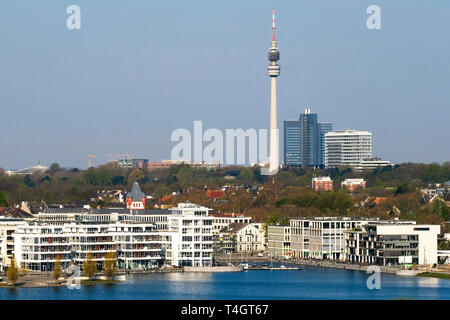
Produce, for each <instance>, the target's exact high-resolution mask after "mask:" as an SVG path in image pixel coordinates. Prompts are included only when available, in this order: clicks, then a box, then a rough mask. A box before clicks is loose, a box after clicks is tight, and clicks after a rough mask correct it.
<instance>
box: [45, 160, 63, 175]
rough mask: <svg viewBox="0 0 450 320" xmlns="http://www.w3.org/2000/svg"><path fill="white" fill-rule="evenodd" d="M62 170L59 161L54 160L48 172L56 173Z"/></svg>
mask: <svg viewBox="0 0 450 320" xmlns="http://www.w3.org/2000/svg"><path fill="white" fill-rule="evenodd" d="M60 170H61V167H60V166H59V163H58V162H53V163H52V164H51V165H50V168H49V169H48V172H49V173H51V174H53V173H55V172H57V171H60Z"/></svg>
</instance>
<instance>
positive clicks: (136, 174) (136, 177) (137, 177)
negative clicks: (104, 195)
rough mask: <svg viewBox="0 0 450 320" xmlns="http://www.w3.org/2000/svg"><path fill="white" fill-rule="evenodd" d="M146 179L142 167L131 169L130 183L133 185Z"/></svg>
mask: <svg viewBox="0 0 450 320" xmlns="http://www.w3.org/2000/svg"><path fill="white" fill-rule="evenodd" d="M144 179H145V174H144V173H143V172H142V170H141V169H134V170H133V171H131V173H130V175H129V176H128V184H129V185H132V184H133V183H135V182H136V181H137V182H143V180H144Z"/></svg>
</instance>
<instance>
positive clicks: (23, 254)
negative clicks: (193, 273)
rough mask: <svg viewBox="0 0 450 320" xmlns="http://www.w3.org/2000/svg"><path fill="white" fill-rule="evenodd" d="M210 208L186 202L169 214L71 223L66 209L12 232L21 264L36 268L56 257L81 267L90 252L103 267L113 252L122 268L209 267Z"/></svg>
mask: <svg viewBox="0 0 450 320" xmlns="http://www.w3.org/2000/svg"><path fill="white" fill-rule="evenodd" d="M210 210H212V209H209V208H206V207H202V206H199V205H196V204H192V203H189V202H187V203H179V204H178V206H177V207H175V208H171V209H170V211H167V212H168V213H167V212H154V213H151V214H144V212H143V211H142V212H140V213H139V214H130V213H121V212H115V211H116V210H112V211H111V210H110V211H104V212H103V211H102V212H95V213H94V212H90V213H86V212H82V213H81V216H80V215H75V216H73V217H74V218H75V221H76V222H71V223H65V222H64V219H66V218H67V215H66V213H63V214H62V215H61V216H59V215H58V214H59V213H55V212H52V213H51V214H50V213H49V215H47V216H46V219H47V220H51V222H50V223H48V222H44V223H43V222H36V223H27V224H24V225H21V226H18V227H17V229H16V232H15V233H13V234H12V239H13V243H14V254H15V256H16V259H17V263H18V265H20V266H21V267H22V268H26V269H30V270H36V271H49V270H52V269H53V266H54V262H55V260H56V259H57V257H58V256H60V258H61V265H62V267H63V268H66V267H67V266H68V264H69V262H71V261H73V262H74V263H76V264H78V265H80V266H82V264H83V262H84V261H85V259H86V257H87V253H88V252H92V254H93V260H94V261H96V262H97V263H98V266H99V269H101V268H102V264H103V261H104V259H105V255H106V253H107V252H110V251H114V252H115V253H116V256H117V261H118V265H119V268H123V269H149V268H154V267H158V266H161V265H172V266H209V265H211V264H212V254H213V238H212V227H213V226H212V224H213V218H212V217H211V216H209V211H210ZM149 211H154V210H149ZM63 216H66V217H64V218H63V219H60V217H63ZM71 218H72V216H71V217H70V219H71ZM142 221H143V222H142ZM150 221H151V222H150Z"/></svg>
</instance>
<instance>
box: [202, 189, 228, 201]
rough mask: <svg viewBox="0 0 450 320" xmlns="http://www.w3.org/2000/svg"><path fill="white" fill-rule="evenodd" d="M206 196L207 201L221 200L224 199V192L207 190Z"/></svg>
mask: <svg viewBox="0 0 450 320" xmlns="http://www.w3.org/2000/svg"><path fill="white" fill-rule="evenodd" d="M206 195H207V196H208V198H209V199H223V198H224V197H225V192H224V191H223V190H208V192H206Z"/></svg>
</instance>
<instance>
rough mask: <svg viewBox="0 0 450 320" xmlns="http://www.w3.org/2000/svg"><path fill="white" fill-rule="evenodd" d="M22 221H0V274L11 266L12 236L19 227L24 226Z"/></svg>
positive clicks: (3, 219)
mask: <svg viewBox="0 0 450 320" xmlns="http://www.w3.org/2000/svg"><path fill="white" fill-rule="evenodd" d="M26 223H27V222H25V221H24V220H22V219H8V218H6V219H5V218H2V219H0V272H3V271H5V268H6V267H7V266H9V265H10V264H11V258H12V255H13V253H14V239H13V234H14V233H15V232H16V230H17V228H18V227H19V226H21V225H25V224H26Z"/></svg>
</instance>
